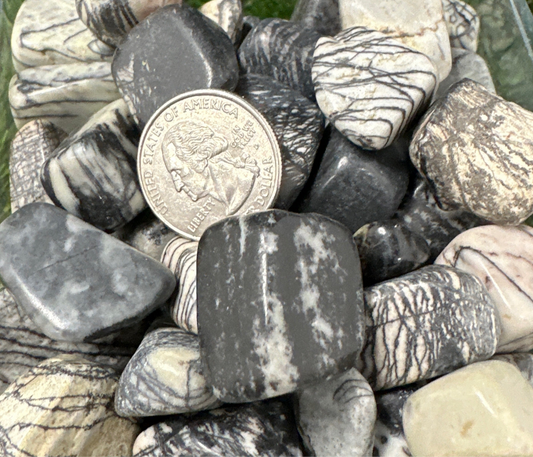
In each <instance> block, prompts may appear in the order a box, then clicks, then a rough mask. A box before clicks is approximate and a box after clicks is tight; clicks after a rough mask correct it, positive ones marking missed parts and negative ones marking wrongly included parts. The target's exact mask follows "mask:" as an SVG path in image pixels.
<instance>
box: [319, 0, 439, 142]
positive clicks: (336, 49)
mask: <svg viewBox="0 0 533 457" xmlns="http://www.w3.org/2000/svg"><path fill="white" fill-rule="evenodd" d="M439 1H440V0H439ZM398 37H399V35H394V34H388V35H385V34H383V33H381V32H377V31H374V30H371V29H367V28H365V27H352V28H349V29H347V30H344V31H342V32H341V33H339V34H338V35H336V36H334V37H323V38H320V39H319V40H318V42H317V45H316V49H315V53H314V61H313V67H312V77H313V83H314V85H315V91H316V99H317V102H318V105H319V106H320V109H321V110H322V112H323V113H324V114H325V115H326V116H327V117H328V119H329V120H330V121H331V122H332V123H333V125H334V126H335V128H336V129H337V130H339V131H340V132H341V133H342V134H343V135H345V136H346V137H347V138H348V139H349V140H350V141H352V142H353V143H355V144H356V145H357V146H360V147H362V148H364V149H371V150H378V149H383V148H385V147H387V146H389V145H390V144H392V143H393V142H394V141H395V140H396V139H397V138H398V137H399V136H400V135H401V133H402V132H403V131H404V130H405V129H406V128H407V126H408V125H409V123H410V122H411V121H412V120H413V119H414V118H415V117H416V115H417V114H418V113H419V111H420V110H421V109H423V108H425V106H426V104H427V103H428V102H429V100H430V98H431V96H432V95H433V91H434V90H435V88H436V85H437V75H436V70H435V66H434V65H433V63H432V62H431V60H430V59H429V58H428V57H426V56H425V55H424V54H422V53H420V52H418V51H416V50H415V49H413V48H410V47H408V46H406V45H404V44H402V43H401V42H400V41H398V40H397V38H398Z"/></svg>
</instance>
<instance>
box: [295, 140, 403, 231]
mask: <svg viewBox="0 0 533 457" xmlns="http://www.w3.org/2000/svg"><path fill="white" fill-rule="evenodd" d="M406 150H407V146H406V145H405V144H403V143H402V142H398V143H395V144H394V145H392V146H391V147H390V148H388V149H386V150H384V151H380V152H379V153H373V152H368V151H364V150H362V149H361V148H359V147H357V146H355V145H354V144H353V143H352V142H351V141H349V140H347V139H346V138H345V137H344V135H342V134H341V133H339V132H338V131H336V130H335V131H333V132H332V134H331V138H330V140H329V142H328V145H327V147H326V151H325V152H324V155H323V157H322V160H321V162H320V166H319V168H318V170H317V173H316V176H315V177H314V179H313V182H312V184H311V185H310V186H309V187H308V188H307V189H306V190H305V191H304V193H303V194H302V196H301V199H300V200H299V201H298V203H297V205H296V210H297V211H298V212H305V213H311V212H314V213H319V214H323V215H325V216H328V217H331V218H332V219H335V220H337V221H339V222H341V223H342V224H344V225H346V227H348V228H349V229H350V230H351V231H352V233H353V232H355V231H357V230H358V229H359V228H360V227H362V226H363V225H364V224H366V223H368V222H373V221H377V220H383V219H388V218H390V217H391V216H392V215H393V214H394V212H395V211H396V210H397V209H398V206H399V205H400V203H401V201H402V198H403V196H404V195H405V192H406V191H407V186H408V184H409V169H408V166H407V163H406V162H405V161H404V160H403V159H404V158H405V156H406Z"/></svg>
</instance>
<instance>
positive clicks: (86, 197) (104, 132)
mask: <svg viewBox="0 0 533 457" xmlns="http://www.w3.org/2000/svg"><path fill="white" fill-rule="evenodd" d="M138 138H139V130H138V127H137V125H136V124H135V122H134V120H133V118H132V117H131V114H130V113H129V111H128V108H127V107H126V104H125V103H124V101H123V100H122V99H120V100H117V101H116V102H113V103H111V104H109V105H108V106H106V107H105V108H103V109H102V110H100V111H98V112H97V113H96V114H94V115H93V116H92V117H91V118H90V119H89V121H88V122H87V123H86V124H85V125H84V126H83V127H82V128H81V129H80V130H78V131H77V132H75V133H73V134H71V135H70V136H69V138H68V139H67V140H65V141H64V142H63V143H62V144H61V146H60V147H59V148H58V149H57V150H56V151H55V153H54V155H53V156H52V157H50V158H49V159H48V160H47V161H46V162H45V163H44V165H43V168H42V173H41V179H42V183H43V186H44V189H45V191H46V193H47V194H48V196H49V197H50V198H51V199H52V201H53V202H54V203H55V204H56V205H57V206H60V207H62V208H64V209H65V210H67V211H68V212H69V213H71V214H74V215H75V216H78V217H79V218H81V219H83V220H84V221H86V222H88V223H90V224H92V225H94V226H95V227H98V228H101V229H102V230H113V229H116V228H117V227H120V226H121V225H124V224H125V223H126V222H129V221H131V220H132V219H133V218H134V217H135V216H136V215H137V214H139V213H140V212H141V211H142V210H143V209H144V208H145V207H146V202H145V201H144V198H143V196H142V192H141V189H140V187H139V183H138V178H137V171H136V166H135V162H136V159H137V157H136V156H137V144H138Z"/></svg>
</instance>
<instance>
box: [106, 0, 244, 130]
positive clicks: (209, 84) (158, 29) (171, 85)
mask: <svg viewBox="0 0 533 457" xmlns="http://www.w3.org/2000/svg"><path fill="white" fill-rule="evenodd" d="M112 70H113V76H114V78H115V82H116V83H117V86H118V89H119V90H120V93H121V94H122V97H123V98H124V100H125V101H126V103H127V105H128V108H129V109H130V111H131V113H132V114H133V115H134V116H135V118H136V119H137V120H138V121H139V123H140V124H141V126H144V125H145V124H146V123H147V122H148V120H149V119H150V117H151V116H152V115H153V114H154V113H155V112H156V111H157V109H158V108H159V107H160V106H161V105H163V104H164V103H165V102H167V101H169V100H170V99H171V98H174V97H175V96H177V95H180V94H183V93H185V92H188V91H191V90H195V89H225V90H229V91H232V90H233V89H235V86H236V85H237V81H238V76H239V69H238V64H237V58H236V56H235V50H234V47H233V43H232V42H231V40H230V39H229V37H228V35H227V34H226V33H225V32H224V31H223V30H222V29H221V28H220V27H219V26H217V25H216V24H214V23H213V21H211V20H209V19H208V18H206V17H205V16H204V15H203V14H202V13H200V12H199V11H197V10H196V9H194V8H191V7H190V6H187V5H186V4H183V5H181V6H180V5H168V6H165V7H163V8H161V9H159V10H158V11H156V12H155V13H154V14H152V15H151V16H149V17H148V18H147V19H146V20H144V21H143V22H141V23H140V24H139V25H138V26H137V27H135V29H134V30H132V31H131V32H130V33H129V34H128V35H127V37H126V39H125V40H124V41H123V42H122V44H121V45H120V46H119V47H118V48H117V51H116V53H115V57H114V59H113V67H112Z"/></svg>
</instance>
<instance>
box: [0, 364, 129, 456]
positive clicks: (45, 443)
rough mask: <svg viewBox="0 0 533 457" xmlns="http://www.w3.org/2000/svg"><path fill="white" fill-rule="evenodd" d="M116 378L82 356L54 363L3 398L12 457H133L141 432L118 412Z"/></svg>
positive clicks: (2, 435) (0, 436)
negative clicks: (116, 408)
mask: <svg viewBox="0 0 533 457" xmlns="http://www.w3.org/2000/svg"><path fill="white" fill-rule="evenodd" d="M116 385H117V378H116V375H115V372H114V370H113V369H111V368H104V367H101V366H99V365H97V364H95V363H92V362H88V361H86V360H84V359H82V358H80V357H76V356H62V357H56V358H52V359H48V360H46V361H44V362H42V363H40V364H39V365H38V366H36V367H34V368H32V369H31V370H30V371H29V372H28V373H26V374H25V375H24V376H21V377H20V378H18V379H17V380H16V381H15V382H14V383H13V384H11V385H10V386H9V387H8V389H7V390H6V391H5V392H4V393H3V394H2V395H1V396H0V449H2V454H3V455H5V456H10V457H40V456H48V457H64V456H67V455H69V456H70V455H79V456H93V457H98V456H102V455H109V456H119V455H120V456H130V455H131V452H132V447H133V442H134V440H135V438H136V436H137V435H138V433H139V428H138V426H137V425H136V424H135V422H133V421H132V420H131V419H123V418H121V417H119V416H117V414H116V413H115V412H114V411H113V395H114V392H115V388H116Z"/></svg>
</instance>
